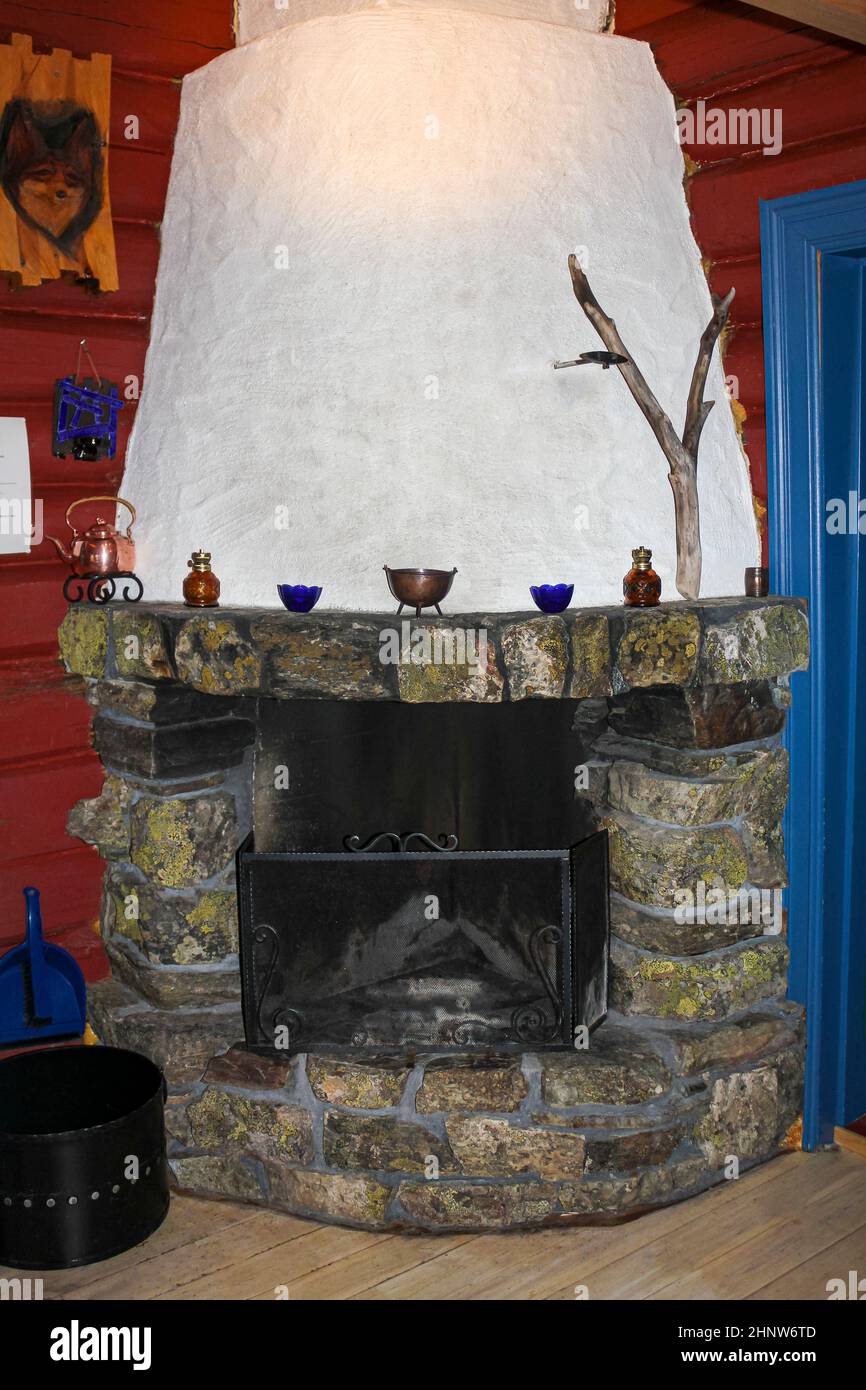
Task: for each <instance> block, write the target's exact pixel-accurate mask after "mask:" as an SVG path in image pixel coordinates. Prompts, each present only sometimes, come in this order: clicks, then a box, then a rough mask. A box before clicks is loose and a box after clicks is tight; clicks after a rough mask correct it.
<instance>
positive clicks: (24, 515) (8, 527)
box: [0, 415, 41, 555]
mask: <svg viewBox="0 0 866 1390" xmlns="http://www.w3.org/2000/svg"><path fill="white" fill-rule="evenodd" d="M40 510H41V509H40ZM39 521H41V516H40V517H37V522H39ZM38 529H39V531H40V532H41V526H40V527H39V528H38ZM31 537H33V523H32V520H31V515H30V449H29V447H28V444H27V421H26V420H25V419H23V417H21V416H17V415H3V416H0V555H18V554H24V555H27V554H29V553H30V543H31ZM35 539H36V540H39V539H41V536H40V535H39V534H37V535H36V536H35Z"/></svg>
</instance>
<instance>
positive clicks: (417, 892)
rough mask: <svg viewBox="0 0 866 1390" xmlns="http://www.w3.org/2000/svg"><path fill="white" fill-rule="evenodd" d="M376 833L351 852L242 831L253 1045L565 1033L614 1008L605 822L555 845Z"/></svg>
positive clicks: (432, 1041) (550, 1038) (542, 1040)
mask: <svg viewBox="0 0 866 1390" xmlns="http://www.w3.org/2000/svg"><path fill="white" fill-rule="evenodd" d="M443 838H444V837H443ZM372 839H373V843H372V844H369V845H365V846H363V847H361V848H360V852H357V847H355V851H356V852H353V851H352V849H348V850H346V851H344V852H342V853H329V852H324V853H305V852H291V851H289V852H257V851H256V848H255V840H254V836H253V835H250V836H249V837H248V838H247V840H246V841H245V842H244V844H243V845H242V846H241V848H240V850H239V853H238V894H239V906H240V949H241V975H242V990H243V1009H244V1023H245V1030H246V1038H247V1043H248V1045H249V1046H251V1047H253V1048H256V1049H259V1050H264V1051H269V1050H271V1049H272V1048H278V1049H286V1050H288V1051H308V1050H311V1049H322V1048H332V1049H337V1050H340V1049H347V1050H351V1051H353V1052H354V1051H365V1050H374V1051H382V1050H388V1049H404V1050H405V1049H406V1048H410V1049H412V1048H419V1049H431V1048H435V1049H437V1050H440V1049H451V1048H453V1049H459V1050H471V1049H486V1048H490V1047H496V1048H515V1049H525V1048H527V1047H530V1048H545V1049H546V1048H564V1047H571V1046H573V1045H574V1041H575V1033H576V1030H577V1029H578V1028H579V1027H581V1026H583V1025H585V1026H586V1027H588V1028H592V1027H594V1026H595V1024H597V1023H598V1022H600V1020H601V1019H602V1018H603V1017H604V1013H605V1010H606V998H607V957H608V866H607V834H606V832H605V831H600V832H597V833H595V834H593V835H590V836H588V837H587V838H586V839H584V840H582V841H581V842H580V843H578V844H575V845H573V846H572V847H571V848H570V849H549V850H493V851H484V850H475V851H468V852H461V851H458V850H456V849H454V848H451V847H450V846H449V847H448V848H445V847H439V846H436V845H434V844H433V843H432V842H431V841H430V840H428V839H427V837H426V836H423V835H418V834H415V835H407V836H396V835H394V836H375V837H372ZM385 844H387V846H388V848H385V849H383V845H385ZM416 846H420V848H416Z"/></svg>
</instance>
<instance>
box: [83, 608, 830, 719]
mask: <svg viewBox="0 0 866 1390" xmlns="http://www.w3.org/2000/svg"><path fill="white" fill-rule="evenodd" d="M389 634H391V636H390V637H389ZM60 651H61V656H62V659H63V661H64V663H65V665H66V667H67V670H69V671H70V672H72V673H74V674H76V675H80V676H84V677H88V678H90V679H93V680H100V681H105V680H108V681H118V680H120V681H141V680H145V681H157V682H162V681H170V682H173V683H175V684H181V685H185V686H188V687H191V688H193V689H195V690H198V691H201V692H204V693H206V694H209V695H225V696H237V695H248V696H267V697H271V698H277V699H356V700H404V701H409V702H414V703H418V702H431V701H448V700H457V701H476V702H482V703H498V702H501V701H503V700H521V699H527V698H542V699H560V698H571V699H586V698H594V697H605V696H609V695H616V694H620V693H623V692H625V691H628V690H632V689H638V688H645V687H652V686H664V685H676V686H684V687H690V686H706V685H732V684H738V683H740V682H745V681H755V680H768V679H769V680H772V679H777V678H779V677H784V676H786V675H788V674H789V673H790V672H791V671H798V670H803V669H804V668H805V667H806V666H807V664H808V659H809V636H808V623H807V618H806V605H805V602H804V601H803V600H802V599H797V598H789V597H784V596H773V597H768V598H763V599H748V598H709V599H703V600H698V601H696V602H687V601H678V602H674V603H663V604H660V605H659V606H658V607H657V608H650V609H635V608H625V607H623V606H617V607H598V608H577V609H568V610H566V612H565V613H563V614H560V615H557V616H547V615H545V614H542V613H537V612H515V613H471V614H467V613H446V614H443V616H442V617H438V616H431V617H427V616H425V617H423V618H422V619H420V620H418V619H416V618H415V617H414V616H412V615H411V614H410V613H408V612H404V613H403V614H401V615H400V616H399V617H398V616H397V615H396V614H395V613H394V612H393V610H392V611H390V612H378V613H371V612H359V613H352V612H344V611H340V612H336V611H328V610H321V611H320V610H316V611H314V612H312V613H309V614H305V615H295V614H289V613H286V612H284V611H282V610H281V609H270V608H268V609H265V608H214V609H190V608H187V607H185V606H184V605H183V604H169V603H153V604H148V603H139V604H136V605H131V604H112V605H99V604H73V605H71V606H70V608H69V611H68V612H67V614H66V617H65V619H64V621H63V623H62V625H61V629H60Z"/></svg>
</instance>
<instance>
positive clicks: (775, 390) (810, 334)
mask: <svg viewBox="0 0 866 1390" xmlns="http://www.w3.org/2000/svg"><path fill="white" fill-rule="evenodd" d="M864 247H866V181H863V182H857V183H849V184H843V185H840V186H839V187H836V188H829V189H822V190H818V191H816V192H812V193H803V194H798V195H796V196H794V197H789V198H778V199H774V200H772V201H766V202H762V203H761V262H762V278H763V300H764V349H765V371H766V402H767V449H768V490H769V529H770V564H771V588H772V591H773V592H775V593H783V594H801V595H803V596H805V597H806V598H808V599H809V604H810V619H811V635H812V659H811V664H810V668H809V671H808V672H803V673H799V674H796V675H794V676H792V678H791V681H792V693H793V703H792V708H791V714H790V718H789V721H788V727H787V730H786V734H785V741H786V744H787V746H788V749H789V752H790V755H791V797H790V800H789V803H788V808H787V810H786V813H785V841H786V846H787V850H788V862H789V875H790V887H789V890H788V929H789V940H790V945H791V979H790V993H791V995H792V997H793V998H794V999H798V1000H800V1001H801V1002H803V1003H804V1004H805V1005H806V1016H807V1039H808V1047H807V1055H806V1090H805V1101H804V1125H803V1142H804V1147H806V1148H807V1149H813V1148H816V1147H818V1146H820V1145H822V1144H827V1143H830V1142H832V1139H833V1129H834V1126H835V1125H837V1124H840V1123H843V1122H844V1120H845V1119H846V1118H847V1119H849V1120H850V1119H852V1118H854V1115H851V1114H848V1115H847V1116H845V1115H844V1114H843V1111H844V1109H845V1107H846V1105H848V1106H850V1105H851V1104H852V1103H853V1100H852V1098H853V1097H855V1096H856V1095H857V1094H858V1093H861V1092H859V1091H858V1088H859V1087H861V1086H862V1085H863V1084H866V1083H864V1082H863V1079H862V1078H860V1077H855V1076H854V1075H853V1068H854V1067H855V1065H856V1066H857V1067H859V1066H860V1065H861V1064H862V1061H863V1058H864V1056H866V1040H864V1019H863V1015H864V1004H866V1000H864V990H866V984H864V980H863V979H862V978H860V975H861V968H862V970H863V971H866V947H864V945H863V937H864V934H866V928H864V924H863V922H861V921H859V920H858V919H857V918H856V917H855V915H854V914H853V913H852V898H853V890H852V864H857V865H858V866H859V863H862V862H863V859H864V853H866V844H862V843H861V844H859V845H858V844H857V843H856V837H857V835H858V834H859V832H860V829H861V826H860V823H859V822H860V812H861V811H862V805H863V796H864V787H863V781H864V770H863V762H862V758H861V756H860V754H861V752H862V735H861V736H860V741H859V742H858V739H857V730H856V713H857V700H856V696H857V674H858V672H857V661H858V653H859V661H860V664H861V666H862V664H863V660H864V656H863V650H864V643H866V634H864V635H863V636H862V637H860V639H859V641H858V635H859V634H858V619H859V617H860V606H861V605H866V589H864V576H863V573H862V571H861V569H860V565H859V543H858V540H857V539H856V538H853V539H852V540H851V541H850V542H849V543H848V544H846V543H845V541H844V540H842V539H841V538H834V537H831V536H830V535H828V532H827V530H826V525H825V522H826V517H827V511H826V504H827V501H828V499H829V497H831V496H834V495H838V496H842V497H845V498H846V500H847V495H846V492H845V491H843V490H841V489H839V488H838V478H839V474H838V469H839V467H840V463H839V460H840V459H842V460H843V462H844V459H847V454H845V451H844V449H843V450H841V451H840V449H839V438H838V437H837V436H838V435H839V433H840V431H841V432H842V433H844V430H845V428H853V426H852V422H851V419H849V418H848V416H849V415H850V414H851V412H850V411H848V410H846V409H840V401H841V398H842V396H843V395H844V393H845V392H846V391H848V392H849V395H850V397H851V399H852V400H853V399H854V398H855V397H856V404H857V410H858V412H862V407H863V394H862V370H863V337H862V333H863V284H864V280H863V276H864V271H863V266H862V257H863V252H864ZM839 258H841V260H845V261H850V264H849V265H848V266H842V265H841V264H840V259H839ZM831 262H832V265H831V264H830V263H831ZM830 271H832V273H830ZM849 272H850V277H852V278H846V276H847V275H848V274H849ZM852 287H857V288H856V289H855V292H854V294H853V297H851V295H850V291H851V290H852ZM846 296H847V308H846ZM858 304H859V324H860V337H859V339H857V340H856V341H853V340H851V339H848V340H846V342H844V343H841V337H842V331H843V329H844V331H845V332H846V333H847V332H848V331H849V330H852V331H853V330H854V327H855V325H856V322H857V321H858V313H857V307H856V306H857V305H858ZM831 313H832V314H836V315H838V316H839V334H838V336H839V339H840V343H841V346H840V349H839V350H838V351H837V352H836V353H835V355H834V356H833V355H832V354H831V353H830V349H831V348H833V347H834V345H835V342H836V336H837V335H836V330H835V329H834V332H833V333H832V334H830V335H828V332H827V327H828V325H827V321H826V320H827V315H828V314H831ZM849 319H850V322H849V321H848V320H849ZM831 356H832V360H828V359H829V358H830V357H831ZM846 421H847V423H846ZM828 422H830V423H828ZM831 424H832V428H831V427H830V425H831ZM857 433H858V436H859V437H862V413H861V414H860V415H859V423H858V425H857ZM854 452H855V453H856V450H854ZM845 466H847V464H845ZM853 473H854V474H855V475H856V476H855V477H852V479H851V481H850V490H854V491H856V495H857V497H859V496H861V495H862V488H861V481H860V460H859V458H857V459H856V460H855V463H854V465H853ZM834 486H835V488H836V490H835V491H834V490H833V489H834ZM828 487H829V488H830V491H829V492H828ZM854 525H855V528H856V526H857V521H856V520H855V523H854ZM834 541H835V548H834ZM843 571H844V573H843ZM840 585H841V587H840ZM840 594H844V595H845V596H846V601H845V602H843V603H842V604H839V602H838V598H839V595H840ZM834 605H835V606H834ZM861 675H862V672H861ZM860 693H861V696H862V686H861V688H860ZM864 722H866V721H864ZM828 740H836V746H837V747H841V746H842V741H844V740H847V749H848V753H847V757H846V758H843V759H841V760H840V759H836V758H830V759H829V760H828V757H827V749H828V746H829V745H828ZM828 764H829V765H828ZM864 921H866V914H864ZM861 1094H862V1093H861ZM864 1109H866V1106H864ZM855 1113H856V1112H855Z"/></svg>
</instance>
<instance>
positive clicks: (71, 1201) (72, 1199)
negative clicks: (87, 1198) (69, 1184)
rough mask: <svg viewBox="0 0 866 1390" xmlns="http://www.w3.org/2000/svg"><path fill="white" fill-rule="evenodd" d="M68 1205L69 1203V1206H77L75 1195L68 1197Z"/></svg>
mask: <svg viewBox="0 0 866 1390" xmlns="http://www.w3.org/2000/svg"><path fill="white" fill-rule="evenodd" d="M69 1205H70V1206H71V1207H77V1206H78V1198H77V1197H70V1198H69Z"/></svg>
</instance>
